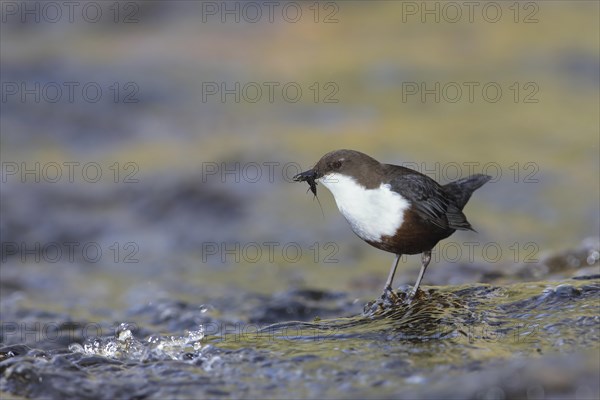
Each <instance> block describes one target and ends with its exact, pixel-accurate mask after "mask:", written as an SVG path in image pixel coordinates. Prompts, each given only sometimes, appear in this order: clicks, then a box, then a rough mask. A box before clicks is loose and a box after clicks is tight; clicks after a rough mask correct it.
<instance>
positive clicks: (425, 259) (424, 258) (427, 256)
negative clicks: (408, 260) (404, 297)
mask: <svg viewBox="0 0 600 400" xmlns="http://www.w3.org/2000/svg"><path fill="white" fill-rule="evenodd" d="M429 261H431V250H429V251H425V252H423V254H422V255H421V272H419V277H418V278H417V283H415V286H414V287H413V290H411V292H410V294H409V295H408V299H409V300H411V299H412V298H413V297H415V295H416V294H417V291H418V290H419V285H420V284H421V280H422V279H423V275H425V270H426V269H427V266H428V265H429Z"/></svg>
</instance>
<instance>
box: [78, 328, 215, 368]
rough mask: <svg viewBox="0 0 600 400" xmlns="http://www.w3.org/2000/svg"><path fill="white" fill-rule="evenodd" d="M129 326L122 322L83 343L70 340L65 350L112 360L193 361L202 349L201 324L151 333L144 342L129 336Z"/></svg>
mask: <svg viewBox="0 0 600 400" xmlns="http://www.w3.org/2000/svg"><path fill="white" fill-rule="evenodd" d="M132 330H133V326H131V325H130V324H127V323H122V324H121V325H119V328H118V329H117V331H116V332H115V336H114V337H108V338H94V339H89V340H88V341H87V342H86V343H84V344H83V345H81V344H79V343H72V344H71V345H69V350H70V351H72V352H74V353H82V354H85V355H88V356H101V357H106V358H111V359H115V360H129V361H141V362H144V361H150V360H152V361H156V360H180V361H190V360H195V359H197V358H198V357H199V356H200V352H201V350H202V348H203V347H202V339H204V336H205V335H204V327H203V326H202V325H200V326H199V327H198V330H194V331H186V332H185V335H184V336H168V337H167V336H161V335H152V336H150V337H148V338H147V339H146V340H145V341H141V340H138V339H136V338H135V337H134V336H133V332H132Z"/></svg>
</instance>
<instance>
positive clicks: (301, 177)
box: [293, 168, 317, 182]
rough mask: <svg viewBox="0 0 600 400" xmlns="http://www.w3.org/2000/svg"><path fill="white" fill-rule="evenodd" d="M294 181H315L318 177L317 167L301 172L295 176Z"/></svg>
mask: <svg viewBox="0 0 600 400" xmlns="http://www.w3.org/2000/svg"><path fill="white" fill-rule="evenodd" d="M293 179H294V181H296V182H305V181H308V180H312V181H314V180H315V179H317V171H315V169H314V168H313V169H309V170H308V171H304V172H300V173H299V174H298V175H296V176H294V178H293Z"/></svg>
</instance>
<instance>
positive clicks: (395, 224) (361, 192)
mask: <svg viewBox="0 0 600 400" xmlns="http://www.w3.org/2000/svg"><path fill="white" fill-rule="evenodd" d="M319 182H321V183H322V184H323V186H325V187H326V188H327V189H329V190H330V191H331V193H332V194H333V197H334V198H335V202H336V204H337V206H338V209H339V210H340V212H341V213H342V214H343V215H344V217H345V218H346V220H347V221H348V222H349V223H350V225H351V226H352V230H353V231H354V233H356V234H357V235H358V236H360V237H361V238H362V239H364V240H371V241H379V240H381V237H382V236H393V235H394V234H395V233H396V230H397V229H398V228H399V227H400V226H401V225H402V222H403V221H404V211H405V210H407V209H408V207H409V206H410V203H409V202H408V200H406V199H405V198H404V197H402V196H401V195H400V194H399V193H396V192H394V191H393V190H392V188H391V186H390V185H386V184H381V185H380V186H379V187H378V188H375V189H366V188H365V187H364V186H362V185H360V184H359V183H358V182H357V181H356V180H355V179H354V178H352V177H349V176H347V175H342V174H336V173H331V174H328V175H326V176H324V177H322V178H320V179H319Z"/></svg>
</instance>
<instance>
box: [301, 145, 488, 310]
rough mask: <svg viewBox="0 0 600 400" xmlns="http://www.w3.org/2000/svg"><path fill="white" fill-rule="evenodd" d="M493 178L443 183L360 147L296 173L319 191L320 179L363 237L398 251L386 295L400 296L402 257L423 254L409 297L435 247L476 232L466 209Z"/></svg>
mask: <svg viewBox="0 0 600 400" xmlns="http://www.w3.org/2000/svg"><path fill="white" fill-rule="evenodd" d="M490 179H491V177H490V176H488V175H481V174H475V175H471V176H469V177H467V178H464V179H460V180H458V181H455V182H451V183H448V184H447V185H444V186H442V185H440V184H439V183H437V182H436V181H434V180H433V179H431V178H430V177H428V176H426V175H423V174H421V173H420V172H417V171H414V170H412V169H409V168H405V167H400V166H398V165H392V164H382V163H380V162H379V161H377V160H375V159H374V158H372V157H369V156H368V155H366V154H364V153H361V152H359V151H355V150H335V151H332V152H330V153H327V154H325V155H324V156H323V157H322V158H321V159H320V160H319V162H318V163H317V164H316V165H315V167H314V168H312V169H310V170H308V171H305V172H302V173H300V174H298V175H296V176H295V177H294V180H295V181H297V182H304V181H306V182H308V184H309V185H310V189H311V190H312V192H313V193H314V194H315V195H316V194H317V193H316V182H317V181H318V182H321V183H322V184H323V185H324V186H325V187H326V188H327V189H329V190H330V191H331V193H332V194H333V197H334V198H335V202H336V204H337V206H338V208H339V210H340V212H341V213H342V214H343V215H344V217H345V218H346V220H347V221H348V222H349V223H350V225H351V226H352V230H353V231H354V233H356V234H357V235H358V237H360V238H361V239H362V240H364V241H365V242H367V243H369V244H370V245H372V246H374V247H377V248H378V249H381V250H384V251H388V252H390V253H394V254H395V255H396V258H395V259H394V262H393V264H392V268H391V270H390V274H389V276H388V278H387V281H386V283H385V287H384V296H385V295H387V294H391V295H392V296H395V294H394V292H393V291H392V281H393V280H394V274H395V273H396V267H397V266H398V261H399V260H400V257H401V256H402V255H403V254H419V253H422V256H421V263H422V264H421V272H420V273H419V277H418V278H417V282H416V283H415V286H414V288H413V290H412V291H411V293H410V294H409V296H408V298H409V299H411V298H412V297H414V295H415V294H416V293H417V290H418V289H419V284H420V283H421V280H422V279H423V275H424V274H425V270H426V269H427V266H428V265H429V261H430V260H431V250H432V249H433V247H434V246H435V245H436V244H437V243H438V242H439V241H440V240H442V239H445V238H447V237H448V236H450V235H451V234H452V233H454V231H455V230H457V229H458V230H472V231H474V229H473V228H472V227H471V224H469V222H468V221H467V218H466V217H465V215H464V214H463V212H462V209H463V208H464V206H465V204H467V201H469V198H470V197H471V194H472V193H473V192H474V191H475V190H476V189H478V188H480V187H481V186H482V185H483V184H484V183H486V182H487V181H489V180H490Z"/></svg>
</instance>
